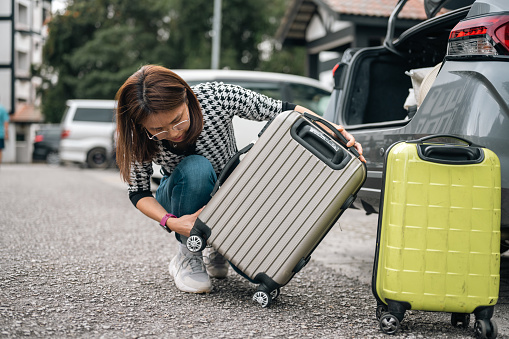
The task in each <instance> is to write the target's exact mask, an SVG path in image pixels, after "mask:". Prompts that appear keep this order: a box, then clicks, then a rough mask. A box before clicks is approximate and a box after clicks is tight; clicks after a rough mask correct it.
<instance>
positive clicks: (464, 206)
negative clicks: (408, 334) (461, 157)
mask: <svg viewBox="0 0 509 339" xmlns="http://www.w3.org/2000/svg"><path fill="white" fill-rule="evenodd" d="M458 147H461V146H458ZM482 150H483V151H484V160H483V161H482V162H481V163H478V164H468V165H451V164H440V163H435V162H429V161H424V160H422V159H421V158H420V157H419V155H418V152H417V146H416V144H415V143H406V142H401V143H398V144H396V145H394V146H393V147H392V148H391V149H390V151H389V153H388V155H387V159H386V168H385V173H384V175H385V182H384V185H385V186H384V193H383V202H382V204H383V206H381V207H382V208H381V214H380V219H379V225H378V236H377V238H378V240H377V241H378V244H377V253H376V254H375V258H376V261H375V267H374V278H373V284H374V289H373V291H374V292H376V295H377V296H378V298H379V299H381V300H382V301H384V302H386V300H388V299H389V300H395V301H402V302H407V303H409V304H410V305H411V308H412V309H416V310H425V311H443V312H456V313H472V312H473V311H474V310H475V309H476V308H477V307H478V306H493V305H495V304H496V303H497V300H498V291H499V282H500V276H499V272H500V216H501V210H500V199H501V179H500V162H499V160H498V157H497V156H496V155H495V154H494V153H493V152H492V151H490V150H489V149H486V148H483V149H482Z"/></svg>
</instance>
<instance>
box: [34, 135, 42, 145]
mask: <svg viewBox="0 0 509 339" xmlns="http://www.w3.org/2000/svg"><path fill="white" fill-rule="evenodd" d="M43 140H44V135H42V134H38V135H36V136H35V139H34V143H37V142H41V141H43Z"/></svg>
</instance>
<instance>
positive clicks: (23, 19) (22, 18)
mask: <svg viewBox="0 0 509 339" xmlns="http://www.w3.org/2000/svg"><path fill="white" fill-rule="evenodd" d="M18 23H19V24H22V25H24V26H28V24H29V20H28V7H27V6H25V5H23V4H19V3H18Z"/></svg>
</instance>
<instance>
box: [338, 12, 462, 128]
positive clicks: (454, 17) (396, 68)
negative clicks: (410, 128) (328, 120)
mask: <svg viewBox="0 0 509 339" xmlns="http://www.w3.org/2000/svg"><path fill="white" fill-rule="evenodd" d="M467 13H468V10H467V9H466V8H465V9H461V10H457V11H454V12H449V13H447V14H444V15H442V16H439V17H436V18H434V19H431V20H428V21H427V22H424V23H422V24H419V25H416V26H414V27H413V28H411V29H409V30H407V31H406V32H404V33H403V34H402V35H401V37H400V38H399V39H397V40H396V41H394V43H393V44H390V45H387V44H385V45H384V46H380V47H372V48H363V49H360V50H358V51H356V53H353V56H352V57H351V59H350V60H348V61H347V63H349V64H350V65H349V66H350V67H349V68H350V69H349V71H348V73H347V74H341V72H337V73H336V74H335V77H338V79H335V80H336V83H337V84H338V83H339V86H338V87H344V88H345V92H344V93H342V94H340V97H339V100H340V102H339V105H338V106H337V107H339V108H340V109H339V110H337V111H336V112H335V115H336V116H335V117H334V119H333V120H336V121H340V122H341V123H342V124H344V125H346V126H349V128H350V129H352V128H354V129H355V128H357V127H358V128H361V126H359V125H361V124H362V128H367V127H369V125H371V124H380V123H395V124H401V123H404V122H405V121H408V119H409V118H411V114H410V116H409V111H408V110H407V109H405V108H404V104H405V101H406V100H407V97H408V96H409V93H410V92H409V89H412V81H411V77H410V76H409V75H408V72H410V71H411V70H416V69H421V68H430V70H431V68H432V67H434V66H436V65H437V64H439V63H440V62H442V60H443V59H444V57H445V54H446V51H447V41H448V37H449V32H450V30H451V29H452V28H453V27H454V26H455V24H456V23H457V22H458V21H459V20H461V19H462V18H463V17H465V16H466V15H467ZM345 55H346V54H345ZM350 55H352V53H350ZM345 69H346V68H345ZM343 81H344V82H345V83H346V84H348V85H347V86H342V84H341V83H342V82H343ZM382 107H383V110H382V109H381V108H382ZM366 124H368V125H366Z"/></svg>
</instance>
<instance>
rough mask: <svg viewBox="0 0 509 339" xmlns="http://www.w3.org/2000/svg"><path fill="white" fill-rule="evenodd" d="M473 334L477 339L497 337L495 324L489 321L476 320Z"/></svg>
mask: <svg viewBox="0 0 509 339" xmlns="http://www.w3.org/2000/svg"><path fill="white" fill-rule="evenodd" d="M474 332H475V337H476V338H478V339H488V338H490V339H494V338H496V337H497V335H498V327H497V323H495V322H494V321H493V320H489V319H478V320H476V321H475V325H474Z"/></svg>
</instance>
